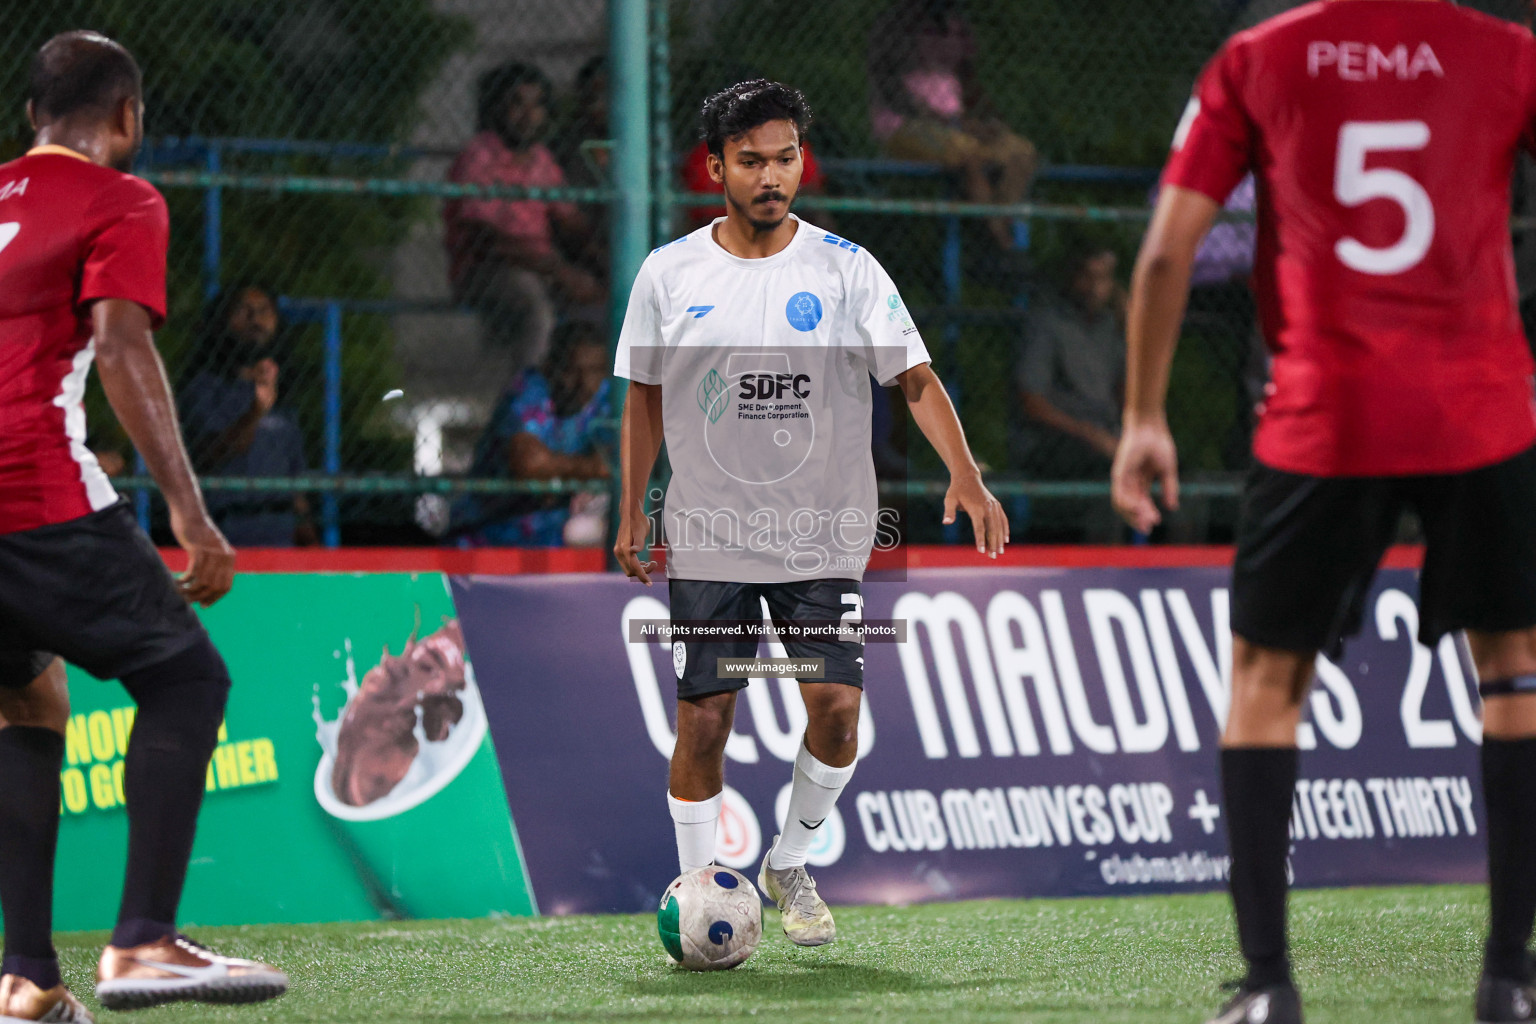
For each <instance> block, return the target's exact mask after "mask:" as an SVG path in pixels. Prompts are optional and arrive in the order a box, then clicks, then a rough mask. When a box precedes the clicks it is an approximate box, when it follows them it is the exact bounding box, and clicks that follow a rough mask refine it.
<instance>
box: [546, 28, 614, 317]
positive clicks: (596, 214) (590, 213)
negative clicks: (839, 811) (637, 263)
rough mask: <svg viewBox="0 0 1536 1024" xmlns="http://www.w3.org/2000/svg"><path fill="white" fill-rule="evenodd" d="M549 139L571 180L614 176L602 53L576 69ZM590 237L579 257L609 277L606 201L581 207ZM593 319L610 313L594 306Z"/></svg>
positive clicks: (595, 183) (592, 182)
mask: <svg viewBox="0 0 1536 1024" xmlns="http://www.w3.org/2000/svg"><path fill="white" fill-rule="evenodd" d="M559 121H560V126H559V128H558V129H557V130H556V131H555V132H554V139H553V142H552V143H551V146H552V151H553V152H554V154H555V158H556V159H557V160H558V161H559V163H560V170H561V173H563V174H564V175H565V181H566V184H568V185H573V186H576V187H578V188H598V187H601V186H604V185H608V184H610V183H611V180H612V172H611V170H610V166H609V165H610V164H611V162H612V160H613V146H612V142H611V136H610V135H609V134H608V61H607V58H606V57H604V56H603V55H601V54H599V55H598V56H596V57H593V58H591V59H589V60H588V61H587V62H586V63H585V64H583V65H582V66H581V68H580V70H578V71H577V72H576V83H575V89H574V90H573V94H572V95H571V96H570V97H569V98H568V100H567V101H566V104H565V110H564V112H563V113H562V114H561V117H560V119H559ZM583 213H584V215H585V216H586V218H587V228H586V230H587V239H586V241H585V242H584V244H583V245H582V246H581V248H580V251H578V252H576V253H575V254H574V255H575V259H576V260H577V262H579V263H580V264H581V266H582V267H584V268H585V269H586V270H588V271H590V272H591V274H592V276H593V277H595V278H596V279H597V280H599V281H603V280H606V279H607V276H608V233H609V225H608V221H609V217H608V207H607V205H606V204H603V205H599V206H595V207H592V208H591V209H590V210H586V211H583ZM589 312H590V313H591V314H592V318H601V317H602V316H604V315H606V311H605V310H591V311H589Z"/></svg>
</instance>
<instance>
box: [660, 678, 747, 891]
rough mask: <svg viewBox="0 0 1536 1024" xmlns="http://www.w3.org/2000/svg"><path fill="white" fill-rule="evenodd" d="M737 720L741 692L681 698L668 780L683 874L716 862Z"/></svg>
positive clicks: (679, 862) (678, 855)
mask: <svg viewBox="0 0 1536 1024" xmlns="http://www.w3.org/2000/svg"><path fill="white" fill-rule="evenodd" d="M735 720H736V692H735V691H728V692H725V693H710V694H705V695H704V696H702V697H692V698H679V699H678V702H677V745H676V746H675V747H674V748H673V750H672V764H671V768H670V770H669V772H668V775H667V804H668V806H669V807H670V808H671V811H672V823H673V826H674V828H675V829H676V832H677V862H678V868H679V871H680V872H686V871H692V870H693V869H694V868H701V867H704V866H705V865H708V864H713V863H714V862H715V831H716V829H717V828H718V827H719V822H720V802H721V792H722V791H723V790H724V789H725V744H726V741H727V740H729V739H730V737H731V725H732V724H733V723H734V722H735Z"/></svg>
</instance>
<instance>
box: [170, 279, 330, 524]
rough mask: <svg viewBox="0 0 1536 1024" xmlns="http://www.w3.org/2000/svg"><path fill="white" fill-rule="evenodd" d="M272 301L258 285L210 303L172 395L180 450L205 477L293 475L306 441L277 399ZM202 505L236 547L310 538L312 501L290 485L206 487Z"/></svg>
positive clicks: (301, 467)
mask: <svg viewBox="0 0 1536 1024" xmlns="http://www.w3.org/2000/svg"><path fill="white" fill-rule="evenodd" d="M278 326H279V321H278V313H277V302H276V300H275V299H274V298H273V296H272V293H271V292H270V291H268V290H267V289H265V288H262V287H260V286H257V285H251V284H242V285H236V286H234V287H230V288H226V289H224V290H223V291H221V292H219V294H218V295H216V296H214V297H213V299H211V300H210V301H209V304H208V307H207V309H206V311H205V313H204V316H203V322H202V325H201V328H200V330H199V336H198V339H197V341H196V343H195V346H194V348H193V351H192V357H191V359H190V360H189V362H188V364H187V366H186V368H185V370H184V371H183V372H182V374H181V376H180V379H179V383H178V387H177V399H178V402H179V404H180V409H181V426H182V430H183V432H184V433H185V434H186V438H187V451H188V452H189V453H190V454H191V456H192V464H193V466H194V467H195V468H196V470H197V472H198V473H199V474H201V475H207V476H250V477H262V476H298V475H299V474H301V473H304V472H306V471H307V469H308V466H307V464H306V462H305V459H304V438H303V435H302V434H301V433H300V432H299V427H298V424H297V423H296V422H295V421H294V418H293V415H292V413H290V412H289V411H288V410H286V409H283V408H280V407H278V406H277V397H278V379H279V377H280V375H281V372H282V371H281V363H282V355H281V351H280V347H279V344H278V341H277V336H278ZM207 501H208V511H209V512H211V513H213V517H214V519H215V520H216V521H217V522H218V524H219V528H220V529H221V530H223V531H224V535H225V536H226V537H228V538H229V542H230V543H231V544H234V545H235V546H236V547H289V546H292V545H295V544H298V545H308V544H314V543H316V540H317V536H316V533H315V527H314V523H313V522H312V521H311V519H310V506H309V499H308V498H306V497H305V496H304V495H303V494H295V493H293V492H292V491H223V490H215V491H210V492H209V493H208V495H207Z"/></svg>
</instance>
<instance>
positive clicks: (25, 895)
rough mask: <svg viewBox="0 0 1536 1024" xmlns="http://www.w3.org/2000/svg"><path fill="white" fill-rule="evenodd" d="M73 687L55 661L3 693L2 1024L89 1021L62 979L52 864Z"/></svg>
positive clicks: (0, 765)
mask: <svg viewBox="0 0 1536 1024" xmlns="http://www.w3.org/2000/svg"><path fill="white" fill-rule="evenodd" d="M68 721H69V687H68V685H67V683H66V682H65V678H64V663H63V662H62V661H59V660H58V659H57V658H55V659H54V660H53V662H52V663H51V664H50V665H49V666H48V667H47V668H46V669H44V670H43V672H42V673H41V674H40V675H38V676H37V677H36V678H35V679H33V680H32V681H31V682H30V683H29V684H28V685H26V686H24V687H19V688H11V687H5V686H0V778H3V779H4V780H5V785H4V786H3V787H0V905H3V907H4V912H5V965H4V969H3V971H0V1022H4V1024H10V1022H13V1021H35V1020H43V1019H47V1020H50V1021H62V1022H66V1024H82V1022H86V1024H88V1022H90V1021H91V1020H92V1017H91V1015H90V1013H89V1012H88V1011H87V1010H86V1009H85V1007H83V1006H81V1005H80V1004H79V1002H77V1001H76V1000H75V997H74V996H72V995H71V994H70V992H69V990H68V989H67V988H65V987H64V983H63V980H62V979H61V978H60V977H59V961H58V957H57V955H56V954H55V952H54V948H53V863H54V851H55V849H56V847H57V843H58V836H59V772H60V770H61V769H62V768H63V766H64V728H65V726H66V724H67V723H68Z"/></svg>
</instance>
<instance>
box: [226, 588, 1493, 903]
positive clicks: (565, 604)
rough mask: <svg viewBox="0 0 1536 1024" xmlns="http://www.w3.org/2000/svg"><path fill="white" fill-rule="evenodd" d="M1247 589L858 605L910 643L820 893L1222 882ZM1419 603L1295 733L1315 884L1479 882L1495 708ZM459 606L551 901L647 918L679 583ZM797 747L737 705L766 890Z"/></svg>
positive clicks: (835, 837) (880, 704)
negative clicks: (1483, 767)
mask: <svg viewBox="0 0 1536 1024" xmlns="http://www.w3.org/2000/svg"><path fill="white" fill-rule="evenodd" d="M1228 578H1229V575H1228V573H1227V572H1226V571H1225V570H1222V569H1070V570H1067V569H993V570H986V571H977V570H964V569H960V570H942V569H935V570H914V571H912V572H911V573H910V574H909V576H908V579H907V580H906V581H905V582H902V583H875V582H872V583H867V584H866V585H865V588H864V594H865V600H864V606H863V615H864V617H865V619H866V620H875V619H882V620H884V619H889V620H896V621H899V622H905V623H906V629H907V633H908V642H906V643H904V644H894V643H878V644H877V643H869V644H867V645H866V646H865V649H864V663H865V702H864V715H863V722H862V724H861V729H860V761H859V766H858V770H857V772H856V773H855V774H854V776H853V780H852V782H851V783H850V785H849V787H848V789H847V790H846V791H845V792H844V794H843V797H842V799H841V801H840V803H839V806H838V810H837V812H835V813H834V814H833V815H832V816H831V817H830V818H829V819H828V822H827V824H826V825H825V826H823V828H822V830H821V831H820V833H819V837H818V839H817V844H816V846H815V847H814V848H813V850H812V855H811V863H812V865H813V866H814V868H815V872H816V876H817V878H818V880H819V882H820V883H821V886H822V890H823V891H824V892H825V893H826V894H827V896H828V898H829V899H830V900H831V901H832V902H833V903H834V904H836V903H900V902H913V901H920V900H939V899H962V898H973V897H987V896H1071V895H1088V894H1113V893H1118V892H1127V893H1130V892H1173V891H1194V890H1200V889H1215V888H1220V887H1221V886H1223V885H1224V883H1225V880H1226V873H1227V870H1228V860H1227V857H1226V850H1225V837H1224V831H1223V828H1222V817H1221V815H1222V807H1221V799H1220V786H1219V781H1218V775H1217V736H1218V733H1219V723H1220V722H1221V721H1223V720H1224V718H1225V714H1226V707H1227V694H1228V689H1229V683H1228V680H1229V678H1230V663H1231V642H1230V636H1229V632H1228V628H1229V627H1228V623H1229V603H1228V594H1227V590H1226V586H1227V580H1228ZM1416 590H1417V587H1416V579H1415V575H1414V574H1413V573H1412V572H1409V571H1405V570H1390V571H1384V572H1382V573H1381V574H1380V576H1379V577H1378V580H1377V583H1376V586H1375V589H1374V591H1373V593H1372V594H1371V598H1370V601H1369V603H1368V605H1367V615H1366V624H1365V629H1364V631H1363V632H1362V634H1361V635H1360V636H1359V637H1357V638H1356V639H1354V640H1353V641H1351V642H1350V644H1349V646H1348V648H1347V650H1346V652H1345V655H1344V657H1343V658H1342V659H1341V660H1340V661H1338V662H1337V663H1335V662H1331V661H1327V660H1320V661H1319V663H1318V683H1317V686H1316V687H1315V689H1314V692H1313V694H1312V695H1311V697H1310V699H1309V702H1308V714H1307V720H1306V722H1305V724H1304V725H1303V726H1302V729H1301V731H1300V735H1299V737H1298V739H1299V742H1300V745H1301V747H1302V748H1303V754H1302V761H1301V766H1302V767H1301V775H1302V778H1301V781H1300V783H1299V784H1298V786H1297V789H1296V794H1295V801H1294V807H1293V811H1294V814H1293V821H1292V834H1293V839H1294V845H1293V850H1292V867H1293V870H1294V873H1295V879H1296V882H1297V884H1298V885H1301V886H1333V885H1374V884H1395V883H1426V882H1465V881H1475V880H1478V879H1479V878H1481V877H1482V873H1483V863H1482V857H1483V855H1482V842H1483V840H1482V835H1481V832H1482V829H1483V810H1482V804H1481V796H1480V793H1479V791H1478V787H1477V784H1476V780H1477V774H1476V763H1477V753H1476V751H1477V745H1478V743H1479V742H1480V725H1479V717H1478V713H1477V696H1476V689H1475V686H1474V685H1473V683H1472V675H1471V671H1470V668H1469V667H1468V665H1467V663H1466V658H1465V655H1464V653H1463V652H1462V650H1461V649H1460V647H1459V646H1458V644H1457V642H1455V641H1453V640H1451V639H1447V640H1445V641H1444V642H1442V643H1441V644H1440V645H1439V646H1438V648H1437V649H1434V650H1430V649H1426V648H1424V647H1422V646H1420V645H1418V644H1417V643H1416V641H1415V640H1414V639H1413V638H1414V635H1415V632H1416V629H1417V614H1416V611H1415V608H1414V602H1413V596H1414V594H1415V593H1416ZM453 593H454V603H455V605H456V607H457V612H458V615H459V617H460V621H461V622H462V624H463V628H464V632H465V635H466V637H467V645H468V650H469V653H470V655H471V658H472V661H473V663H474V665H475V668H476V671H477V672H478V676H479V679H480V683H481V686H482V692H483V696H484V701H485V710H486V714H487V718H488V721H489V726H490V733H491V736H492V737H493V738H494V740H495V750H496V752H497V755H498V756H499V758H500V763H501V775H502V778H503V781H504V783H505V786H506V791H507V794H508V797H509V800H510V803H511V808H512V813H513V817H514V818H515V819H516V821H517V822H518V825H519V827H520V828H521V830H522V835H523V839H524V842H525V854H526V857H527V865H528V871H529V874H530V876H531V879H532V883H533V887H534V890H535V891H536V892H537V893H538V895H539V902H540V905H541V908H542V909H543V910H544V911H545V912H552V913H573V912H600V911H639V910H645V909H649V908H651V907H654V905H655V899H656V896H657V894H658V893H659V892H660V891H661V889H662V887H663V886H664V885H665V884H666V883H667V882H668V881H669V880H670V879H671V878H672V876H673V875H674V874H675V873H676V854H675V846H674V841H673V835H672V824H671V820H670V818H669V816H668V813H667V804H666V799H665V795H666V775H667V759H668V757H669V756H670V754H671V749H672V745H673V743H674V733H673V728H674V726H673V722H674V720H675V719H674V715H675V711H674V707H675V680H676V675H675V673H674V663H673V657H672V649H671V645H670V644H668V643H666V642H664V641H650V642H644V643H630V642H627V639H626V638H627V636H628V635H629V630H628V623H629V621H630V620H632V619H637V620H651V619H665V618H667V617H668V608H667V601H666V598H667V589H666V585H665V581H658V585H657V586H656V587H653V588H643V587H641V586H639V585H637V584H636V583H634V582H633V581H630V580H625V579H623V578H618V577H615V576H611V575H571V576H558V577H543V578H535V577H496V576H462V577H455V578H454V579H453ZM761 653H763V654H764V655H772V656H778V657H782V656H783V654H784V652H783V650H782V649H775V648H774V646H773V645H771V644H765V645H764V648H763V650H762V652H761ZM232 721H233V718H232ZM804 726H805V710H804V707H803V705H802V703H801V701H800V697H799V691H798V686H797V684H796V683H795V682H794V681H792V680H782V679H771V678H769V679H754V680H752V681H751V682H750V684H749V685H748V687H747V689H746V690H745V691H744V692H743V694H742V696H741V698H740V700H739V702H738V706H737V713H736V724H735V730H734V732H733V734H732V736H731V738H730V742H729V744H728V746H727V749H726V785H727V789H726V801H725V810H724V813H723V816H722V822H721V831H720V847H719V855H720V859H721V860H722V861H723V862H724V863H726V864H729V865H730V866H733V867H738V868H741V869H743V870H749V871H750V872H751V873H752V874H754V875H755V871H756V867H757V864H758V863H759V862H760V860H761V858H762V855H763V853H764V851H765V850H766V849H767V845H768V844H769V843H770V842H771V841H772V838H773V835H774V833H775V831H776V830H777V827H778V826H777V822H778V820H779V816H780V815H782V813H783V810H784V807H785V805H786V802H787V799H788V786H789V782H790V777H791V765H792V761H793V759H794V756H795V752H796V749H797V748H798V745H799V743H800V736H801V734H802V731H803V729H804Z"/></svg>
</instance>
